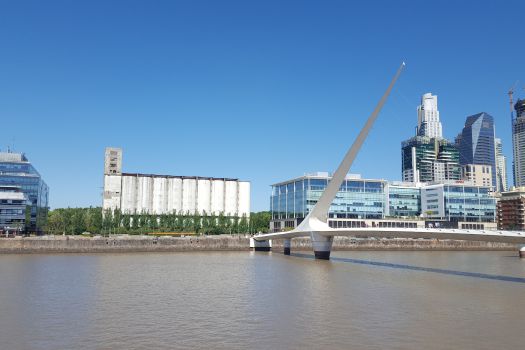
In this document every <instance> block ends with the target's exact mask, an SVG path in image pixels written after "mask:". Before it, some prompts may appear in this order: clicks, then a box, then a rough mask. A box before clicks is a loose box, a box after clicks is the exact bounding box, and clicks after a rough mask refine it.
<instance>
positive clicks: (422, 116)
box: [417, 93, 443, 139]
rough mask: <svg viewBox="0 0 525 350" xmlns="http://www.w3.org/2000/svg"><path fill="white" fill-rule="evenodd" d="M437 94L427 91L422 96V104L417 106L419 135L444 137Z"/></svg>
mask: <svg viewBox="0 0 525 350" xmlns="http://www.w3.org/2000/svg"><path fill="white" fill-rule="evenodd" d="M437 104H438V101H437V96H433V95H432V94H431V93H426V94H424V95H423V96H421V105H419V106H418V107H417V135H418V136H428V137H430V138H439V139H440V138H443V130H442V129H443V128H442V126H441V122H440V121H439V110H438V106H437Z"/></svg>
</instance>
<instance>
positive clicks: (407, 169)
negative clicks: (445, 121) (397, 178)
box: [401, 93, 461, 182]
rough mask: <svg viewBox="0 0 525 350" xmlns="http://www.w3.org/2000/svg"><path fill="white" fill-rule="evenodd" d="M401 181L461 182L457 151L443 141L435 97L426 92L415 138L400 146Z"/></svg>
mask: <svg viewBox="0 0 525 350" xmlns="http://www.w3.org/2000/svg"><path fill="white" fill-rule="evenodd" d="M401 168H402V170H401V171H402V177H403V181H407V182H442V181H444V180H459V179H461V167H460V166H459V152H458V150H457V148H456V146H455V145H454V144H452V143H450V142H449V141H447V140H445V139H444V138H443V131H442V126H441V122H440V121H439V111H438V108H437V96H433V95H432V94H431V93H426V94H424V95H423V96H422V97H421V105H419V106H418V107H417V128H416V136H414V137H412V138H410V139H408V140H406V141H403V142H402V143H401Z"/></svg>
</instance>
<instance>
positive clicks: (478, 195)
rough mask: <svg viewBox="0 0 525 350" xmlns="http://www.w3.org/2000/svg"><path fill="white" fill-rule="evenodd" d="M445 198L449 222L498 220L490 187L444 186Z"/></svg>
mask: <svg viewBox="0 0 525 350" xmlns="http://www.w3.org/2000/svg"><path fill="white" fill-rule="evenodd" d="M443 197H444V207H445V215H446V219H447V220H449V221H483V222H491V221H495V220H496V200H495V199H494V198H493V197H491V196H490V195H489V189H488V187H475V186H460V185H444V186H443Z"/></svg>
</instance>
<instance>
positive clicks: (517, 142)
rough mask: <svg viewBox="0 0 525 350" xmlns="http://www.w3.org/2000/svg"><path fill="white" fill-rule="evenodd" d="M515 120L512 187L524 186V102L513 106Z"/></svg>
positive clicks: (513, 123)
mask: <svg viewBox="0 0 525 350" xmlns="http://www.w3.org/2000/svg"><path fill="white" fill-rule="evenodd" d="M514 109H515V110H516V118H515V119H513V120H512V151H513V155H514V161H513V170H514V171H513V173H514V174H513V175H514V186H516V187H522V186H525V100H518V102H516V104H515V105H514Z"/></svg>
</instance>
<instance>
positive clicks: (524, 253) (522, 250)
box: [520, 245, 525, 259]
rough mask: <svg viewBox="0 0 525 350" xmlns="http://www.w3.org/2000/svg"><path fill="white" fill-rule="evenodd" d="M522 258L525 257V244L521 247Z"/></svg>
mask: <svg viewBox="0 0 525 350" xmlns="http://www.w3.org/2000/svg"><path fill="white" fill-rule="evenodd" d="M520 258H522V259H525V245H522V246H521V247H520Z"/></svg>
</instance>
